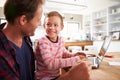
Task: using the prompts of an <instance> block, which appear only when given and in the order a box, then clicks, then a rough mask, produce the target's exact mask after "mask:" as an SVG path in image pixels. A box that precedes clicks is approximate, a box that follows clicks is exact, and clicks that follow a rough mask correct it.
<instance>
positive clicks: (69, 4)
mask: <svg viewBox="0 0 120 80" xmlns="http://www.w3.org/2000/svg"><path fill="white" fill-rule="evenodd" d="M117 3H120V0H82V1H81V0H47V1H46V6H45V10H46V12H47V11H48V12H49V11H52V10H57V11H59V12H61V13H72V14H85V13H90V12H93V11H96V10H99V9H102V8H106V7H108V6H111V5H114V4H117Z"/></svg>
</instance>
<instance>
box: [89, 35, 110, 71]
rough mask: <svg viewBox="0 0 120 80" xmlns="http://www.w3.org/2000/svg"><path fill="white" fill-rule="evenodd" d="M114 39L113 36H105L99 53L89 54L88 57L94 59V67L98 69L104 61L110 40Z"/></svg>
mask: <svg viewBox="0 0 120 80" xmlns="http://www.w3.org/2000/svg"><path fill="white" fill-rule="evenodd" d="M111 40H112V37H111V36H105V37H104V40H103V44H102V46H101V49H100V51H99V52H98V54H97V55H87V56H88V59H90V60H91V61H92V68H93V69H96V68H99V66H100V63H101V62H102V60H103V58H104V55H105V53H106V51H107V49H108V47H109V45H110V42H111Z"/></svg>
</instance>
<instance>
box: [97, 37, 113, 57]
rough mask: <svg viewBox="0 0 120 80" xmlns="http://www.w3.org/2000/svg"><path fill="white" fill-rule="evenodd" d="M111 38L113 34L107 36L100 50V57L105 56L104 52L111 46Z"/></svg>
mask: <svg viewBox="0 0 120 80" xmlns="http://www.w3.org/2000/svg"><path fill="white" fill-rule="evenodd" d="M111 39H112V38H111V36H105V38H104V41H103V44H102V47H101V49H100V52H99V56H100V57H102V56H104V54H105V53H106V51H107V49H108V47H109V44H110V42H111Z"/></svg>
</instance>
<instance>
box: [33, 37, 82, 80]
mask: <svg viewBox="0 0 120 80" xmlns="http://www.w3.org/2000/svg"><path fill="white" fill-rule="evenodd" d="M35 52H36V72H35V74H36V75H35V76H36V79H37V80H50V79H53V78H55V77H57V76H59V73H60V72H59V69H60V68H64V67H69V66H73V65H75V64H76V63H77V62H78V61H80V58H79V56H73V54H70V52H69V51H67V50H66V48H65V47H64V40H63V38H62V37H58V42H56V43H54V42H51V41H50V40H49V39H48V38H47V37H46V36H45V37H42V38H41V39H40V40H39V42H38V45H37V47H36V51H35ZM63 57H64V58H63Z"/></svg>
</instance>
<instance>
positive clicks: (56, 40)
mask: <svg viewBox="0 0 120 80" xmlns="http://www.w3.org/2000/svg"><path fill="white" fill-rule="evenodd" d="M46 37H47V38H48V39H49V40H50V41H51V42H53V43H57V42H58V36H57V38H56V39H51V38H50V37H49V36H47V35H46Z"/></svg>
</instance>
